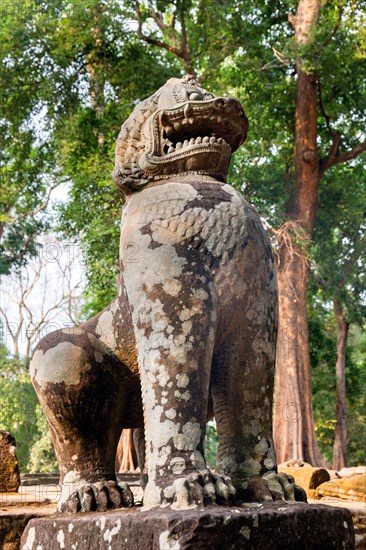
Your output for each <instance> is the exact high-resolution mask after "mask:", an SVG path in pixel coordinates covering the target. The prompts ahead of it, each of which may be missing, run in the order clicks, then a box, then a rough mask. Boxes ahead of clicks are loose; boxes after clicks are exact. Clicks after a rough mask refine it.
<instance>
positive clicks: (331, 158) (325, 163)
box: [319, 133, 366, 177]
mask: <svg viewBox="0 0 366 550" xmlns="http://www.w3.org/2000/svg"><path fill="white" fill-rule="evenodd" d="M340 141H341V138H340V135H339V134H338V133H337V136H336V137H335V138H334V139H333V143H332V145H331V148H330V152H329V154H328V155H327V156H326V157H324V158H322V159H320V161H319V165H320V168H319V171H320V177H322V176H323V174H324V173H325V172H326V170H328V168H330V167H331V166H334V165H335V164H341V163H343V162H349V161H350V160H353V159H354V158H356V157H358V155H360V154H361V153H364V152H365V151H366V141H362V142H361V143H358V144H357V145H356V146H355V147H353V149H351V150H350V151H343V152H342V153H340V152H339V146H340Z"/></svg>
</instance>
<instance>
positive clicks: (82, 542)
mask: <svg viewBox="0 0 366 550" xmlns="http://www.w3.org/2000/svg"><path fill="white" fill-rule="evenodd" d="M331 548H335V549H342V550H353V549H354V531H353V525H352V518H351V513H350V511H349V510H347V509H345V508H335V507H334V508H333V507H331V506H324V505H319V504H316V505H312V504H305V503H292V504H289V503H286V502H281V503H275V502H274V503H265V504H263V505H256V506H255V505H248V506H244V505H243V506H237V507H230V508H220V507H209V508H205V509H204V510H195V509H194V510H186V511H174V510H163V509H154V510H149V511H142V510H141V509H138V508H135V509H133V510H117V511H115V510H114V511H109V512H104V513H101V512H99V513H91V514H80V515H74V516H60V515H59V516H53V517H48V518H42V519H36V520H32V521H31V522H30V523H29V524H28V525H27V527H26V530H25V531H24V534H23V537H22V542H21V549H22V550H49V549H55V550H56V549H67V550H117V549H118V550H121V549H128V550H135V549H136V550H188V549H190V550H208V549H209V550H239V549H258V550H272V549H281V550H313V549H314V550H315V549H317V550H328V549H331Z"/></svg>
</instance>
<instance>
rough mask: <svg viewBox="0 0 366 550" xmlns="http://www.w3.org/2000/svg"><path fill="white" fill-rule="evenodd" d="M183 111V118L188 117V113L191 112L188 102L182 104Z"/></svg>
mask: <svg viewBox="0 0 366 550" xmlns="http://www.w3.org/2000/svg"><path fill="white" fill-rule="evenodd" d="M183 112H184V117H185V118H188V117H189V115H190V114H191V112H192V109H191V106H190V104H189V103H186V105H185V106H184V111H183Z"/></svg>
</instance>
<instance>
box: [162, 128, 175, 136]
mask: <svg viewBox="0 0 366 550" xmlns="http://www.w3.org/2000/svg"><path fill="white" fill-rule="evenodd" d="M164 130H165V133H166V135H167V136H171V135H172V134H173V133H174V128H173V126H165V128H164Z"/></svg>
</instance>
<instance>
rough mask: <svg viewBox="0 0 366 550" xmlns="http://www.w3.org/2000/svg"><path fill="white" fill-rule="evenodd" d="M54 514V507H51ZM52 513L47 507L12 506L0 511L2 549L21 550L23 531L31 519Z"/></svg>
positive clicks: (0, 542)
mask: <svg viewBox="0 0 366 550" xmlns="http://www.w3.org/2000/svg"><path fill="white" fill-rule="evenodd" d="M51 508H53V509H52V512H53V511H54V507H51ZM49 513H50V512H49V510H48V509H47V506H43V507H42V506H36V505H32V506H21V505H20V506H19V507H15V506H10V507H7V506H5V507H3V506H1V509H0V548H1V550H19V548H20V539H21V537H22V534H23V531H24V529H25V527H26V525H27V524H28V522H29V521H30V520H31V519H34V518H41V517H44V516H46V515H48V514H49Z"/></svg>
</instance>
